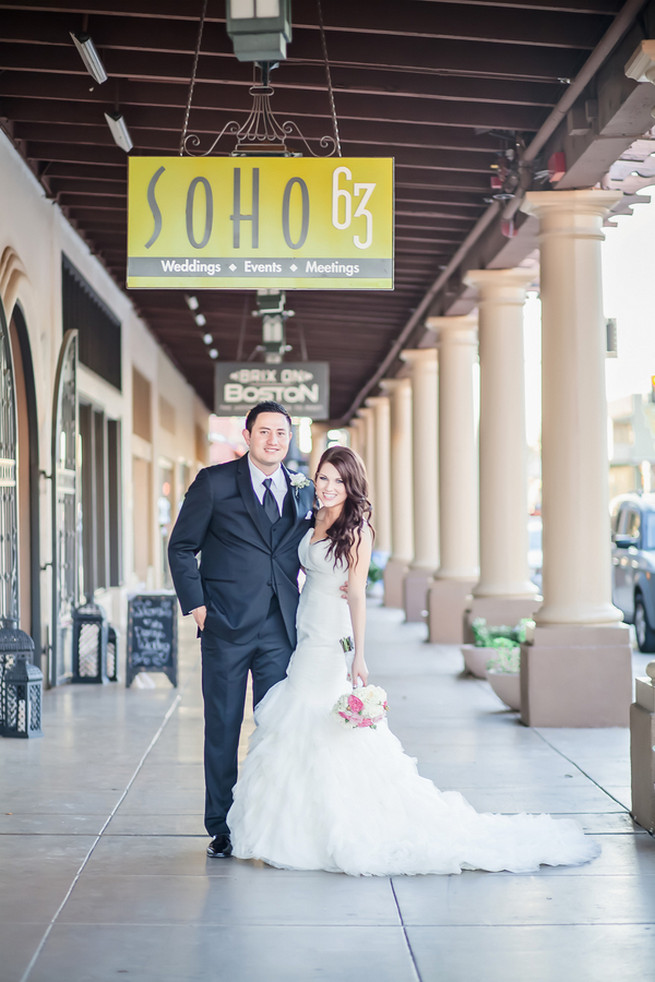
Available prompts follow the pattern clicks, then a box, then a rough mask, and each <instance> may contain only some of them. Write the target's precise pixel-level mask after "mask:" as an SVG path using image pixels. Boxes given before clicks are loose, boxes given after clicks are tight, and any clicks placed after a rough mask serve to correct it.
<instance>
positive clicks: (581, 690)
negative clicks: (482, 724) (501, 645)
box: [521, 624, 632, 727]
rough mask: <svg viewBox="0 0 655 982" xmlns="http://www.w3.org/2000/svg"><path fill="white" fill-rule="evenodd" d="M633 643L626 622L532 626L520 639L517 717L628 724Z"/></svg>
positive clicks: (548, 722)
mask: <svg viewBox="0 0 655 982" xmlns="http://www.w3.org/2000/svg"><path fill="white" fill-rule="evenodd" d="M631 701H632V648H631V647H630V632H629V630H628V628H627V626H626V625H623V624H622V625H617V626H611V627H588V626H575V627H572V626H570V625H559V626H557V627H554V626H553V627H537V628H536V629H535V632H534V640H533V641H532V643H531V644H524V645H521V722H523V723H525V724H526V725H527V726H570V727H581V726H627V725H628V722H629V711H630V703H631Z"/></svg>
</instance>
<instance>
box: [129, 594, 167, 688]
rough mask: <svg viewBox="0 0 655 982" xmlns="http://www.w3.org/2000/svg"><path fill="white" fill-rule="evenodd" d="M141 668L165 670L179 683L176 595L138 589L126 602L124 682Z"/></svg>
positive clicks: (147, 670)
mask: <svg viewBox="0 0 655 982" xmlns="http://www.w3.org/2000/svg"><path fill="white" fill-rule="evenodd" d="M139 672H163V673H164V674H165V675H166V676H167V677H168V678H169V679H170V681H171V683H172V684H173V685H174V686H177V597H176V596H175V594H174V593H173V592H169V593H139V594H136V595H134V596H132V597H130V598H129V600H128V602H127V648H126V654H125V685H126V686H127V687H129V686H130V685H131V684H132V680H133V679H134V676H135V675H137V674H138V673H139Z"/></svg>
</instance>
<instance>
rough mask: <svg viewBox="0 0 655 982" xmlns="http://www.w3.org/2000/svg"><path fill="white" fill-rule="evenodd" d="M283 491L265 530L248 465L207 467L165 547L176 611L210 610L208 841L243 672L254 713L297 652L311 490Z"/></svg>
mask: <svg viewBox="0 0 655 982" xmlns="http://www.w3.org/2000/svg"><path fill="white" fill-rule="evenodd" d="M285 475H286V471H285ZM287 485H288V487H287V493H286V496H285V499H284V508H283V511H282V515H281V517H280V518H279V520H278V521H277V522H275V523H274V524H271V521H270V520H269V519H268V518H267V516H266V513H265V512H264V508H263V507H262V505H261V504H260V503H259V500H258V499H257V496H256V495H255V492H254V490H253V488H252V482H251V479H250V469H249V467H248V461H247V458H246V457H242V458H241V459H240V460H237V461H230V462H229V463H227V464H217V465H215V466H213V467H207V468H205V469H204V470H201V471H200V473H199V474H198V476H197V478H196V480H195V481H194V482H193V484H192V485H191V487H190V488H189V490H188V492H187V495H186V497H185V499H184V504H183V505H182V508H181V509H180V514H179V516H178V518H177V521H176V523H175V527H174V529H173V532H172V534H171V539H170V542H169V547H168V556H169V563H170V568H171V575H172V577H173V582H174V584H175V589H176V591H177V595H178V597H179V600H180V605H181V607H182V612H183V613H184V614H187V613H189V612H190V611H191V610H194V609H195V608H196V607H200V606H202V605H203V604H204V605H205V606H206V607H207V619H206V621H205V626H204V630H203V631H202V634H201V650H202V691H203V698H204V703H205V787H206V797H205V827H206V829H207V832H208V833H209V834H210V835H211V836H216V835H220V834H221V833H224V832H227V831H228V827H227V823H226V816H227V812H228V810H229V808H230V805H231V804H232V788H233V786H234V784H235V783H236V779H237V749H238V744H239V731H240V728H241V723H242V720H243V707H244V699H245V692H246V684H247V680H248V672H249V671H251V672H252V678H253V701H254V703H255V705H256V704H257V703H258V702H259V700H260V699H261V698H262V697H263V696H264V695H265V694H266V692H267V691H268V689H269V688H270V686H271V685H274V684H275V683H276V682H279V681H280V679H282V678H284V676H285V673H286V668H287V665H288V662H289V657H290V655H291V652H292V650H293V648H294V647H295V643H296V628H295V618H296V608H297V605H298V585H297V579H298V569H299V564H298V544H299V542H300V539H301V538H302V537H303V535H304V534H305V532H306V531H307V529H308V528H309V527H310V526H311V516H312V504H313V496H314V491H313V486H311V485H310V486H308V487H306V488H301V489H294V488H292V487H291V486H290V485H289V478H288V475H287ZM198 553H200V556H201V559H200V565H199V566H198V563H197V561H196V558H195V557H196V555H197V554H198Z"/></svg>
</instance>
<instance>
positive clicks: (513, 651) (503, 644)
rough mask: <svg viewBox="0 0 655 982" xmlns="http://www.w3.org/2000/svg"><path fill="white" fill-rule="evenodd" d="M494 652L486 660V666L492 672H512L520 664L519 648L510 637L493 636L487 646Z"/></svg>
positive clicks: (516, 670) (516, 669) (514, 671)
mask: <svg viewBox="0 0 655 982" xmlns="http://www.w3.org/2000/svg"><path fill="white" fill-rule="evenodd" d="M489 647H490V648H491V649H492V650H493V652H494V654H493V657H492V658H490V659H489V661H488V662H487V668H488V669H489V670H490V671H493V672H506V673H509V674H512V675H513V674H514V673H516V672H518V671H519V669H520V666H521V648H520V646H519V645H518V644H517V643H516V641H512V640H511V639H510V638H494V640H493V641H492V642H491V645H490V646H489Z"/></svg>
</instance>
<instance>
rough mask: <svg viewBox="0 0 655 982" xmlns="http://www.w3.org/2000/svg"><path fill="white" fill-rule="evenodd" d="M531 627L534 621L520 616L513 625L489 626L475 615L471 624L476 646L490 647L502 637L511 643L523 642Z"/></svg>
mask: <svg viewBox="0 0 655 982" xmlns="http://www.w3.org/2000/svg"><path fill="white" fill-rule="evenodd" d="M532 627H534V621H533V620H531V619H530V618H529V617H523V618H521V620H520V621H519V622H518V624H515V625H514V627H510V626H509V625H508V624H500V625H497V626H493V627H489V626H488V625H487V622H486V620H485V619H484V617H476V618H475V620H474V621H473V623H472V624H471V630H472V631H473V638H474V642H473V643H474V644H475V646H476V648H491V647H493V642H494V641H496V640H498V639H500V638H504V639H505V640H507V641H510V642H511V643H512V644H513V645H517V644H523V642H524V641H525V637H526V633H527V631H528V629H529V628H532Z"/></svg>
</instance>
